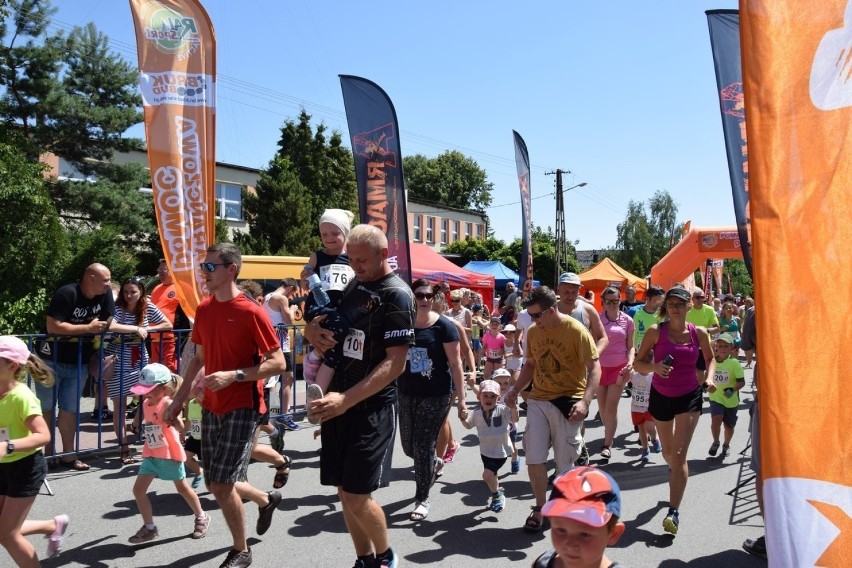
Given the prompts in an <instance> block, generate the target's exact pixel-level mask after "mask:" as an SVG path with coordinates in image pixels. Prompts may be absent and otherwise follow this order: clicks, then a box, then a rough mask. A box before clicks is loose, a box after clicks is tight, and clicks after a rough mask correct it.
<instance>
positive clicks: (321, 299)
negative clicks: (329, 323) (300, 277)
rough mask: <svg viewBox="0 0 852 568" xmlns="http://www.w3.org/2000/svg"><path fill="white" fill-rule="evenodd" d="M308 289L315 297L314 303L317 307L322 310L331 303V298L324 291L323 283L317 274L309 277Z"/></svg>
mask: <svg viewBox="0 0 852 568" xmlns="http://www.w3.org/2000/svg"><path fill="white" fill-rule="evenodd" d="M308 288H310V290H311V294H313V296H314V302H316V304H317V307H320V308H322V307H323V306H327V305H328V304H329V303H331V298H329V297H328V294H327V293H326V291H325V290H323V289H322V282H321V281H320V279H319V276H317V275H316V274H311V275H310V276H308Z"/></svg>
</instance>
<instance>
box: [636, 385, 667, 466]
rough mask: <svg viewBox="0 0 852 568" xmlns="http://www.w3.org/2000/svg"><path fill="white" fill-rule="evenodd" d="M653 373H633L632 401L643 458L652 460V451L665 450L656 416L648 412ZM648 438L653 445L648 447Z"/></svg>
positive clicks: (643, 459) (646, 460)
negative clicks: (655, 419)
mask: <svg viewBox="0 0 852 568" xmlns="http://www.w3.org/2000/svg"><path fill="white" fill-rule="evenodd" d="M652 379H653V375H641V374H639V373H636V372H634V373H633V374H632V375H631V379H630V380H631V382H632V383H633V392H632V396H631V398H632V400H631V402H630V417H631V418H632V419H633V425H634V426H636V428H638V429H639V443H640V444H641V445H642V455H641V458H640V459H641V460H642V461H643V462H648V461H651V452H654V453H655V454H658V453H660V452H662V451H663V446H662V444H660V440H659V438H657V427H656V426H654V417H653V416H651V413H650V412H648V402H649V401H650V399H651V380H652ZM648 440H650V441H651V447H650V449H649V448H648Z"/></svg>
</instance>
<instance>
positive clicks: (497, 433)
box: [462, 380, 518, 513]
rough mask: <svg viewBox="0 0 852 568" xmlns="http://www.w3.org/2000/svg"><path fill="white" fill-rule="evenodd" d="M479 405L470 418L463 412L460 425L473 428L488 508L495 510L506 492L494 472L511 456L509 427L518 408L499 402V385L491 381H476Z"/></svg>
mask: <svg viewBox="0 0 852 568" xmlns="http://www.w3.org/2000/svg"><path fill="white" fill-rule="evenodd" d="M479 404H480V407H479V408H477V409H476V410H474V411H473V416H472V417H470V418H468V413H467V412H465V413H464V418H463V419H462V424H463V425H464V427H465V428H467V429H468V430H470V429H471V428H474V427H475V428H476V433H477V436H478V437H479V453H480V454H481V457H482V465H483V471H482V480H483V481H484V482H485V484H486V485H487V486H488V490H489V491H490V492H491V503H490V505H489V509H491V510H492V511H494V512H495V513H499V512H500V511H502V510H503V508H504V507H505V506H506V495H505V491H504V489H503V488H502V487H500V484H499V481H498V479H497V473H498V472H499V471H500V468H501V467H503V465H504V464H505V463H506V460H507V459H508V458H509V456H510V455H512V444H511V442H510V441H509V428H510V426H511V424H512V423H513V422H517V421H518V408H517V406H514V407H512V408H509V407H508V406H506V405H505V404H504V403H502V402H500V385H499V384H498V383H497V382H496V381H492V380H485V381H482V382H481V383H480V384H479Z"/></svg>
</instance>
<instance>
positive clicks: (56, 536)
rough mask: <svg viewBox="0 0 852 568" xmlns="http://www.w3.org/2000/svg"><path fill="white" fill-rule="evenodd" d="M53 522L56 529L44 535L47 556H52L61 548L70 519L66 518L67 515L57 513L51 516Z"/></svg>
mask: <svg viewBox="0 0 852 568" xmlns="http://www.w3.org/2000/svg"><path fill="white" fill-rule="evenodd" d="M53 522H55V523H56V529H55V530H54V531H53V533H51V534H49V535H47V536H46V537H45V538H47V557H48V558H53V557H54V556H56V555H57V554H59V551H60V550H62V541H64V540H65V532H66V531H67V530H68V525H69V523H70V522H71V521H70V519H68V515H58V516H56V517H53Z"/></svg>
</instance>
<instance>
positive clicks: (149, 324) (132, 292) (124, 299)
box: [107, 276, 172, 465]
mask: <svg viewBox="0 0 852 568" xmlns="http://www.w3.org/2000/svg"><path fill="white" fill-rule="evenodd" d="M109 329H110V331H112V332H116V333H118V334H119V335H118V337H115V338H113V340H112V341H111V342H110V344H109V347H108V348H107V351H108V352H109V353H110V354H111V355H112V356H113V360H112V362H111V363H110V364H111V365H112V367H113V369H114V373H113V376H112V379H110V380H109V381H108V382H107V393H108V394H109V396H110V398H112V410H113V413H112V427H113V429H114V430H115V435H116V437H118V439H119V440H120V441H121V463H122V464H123V465H129V464H132V463H133V458H132V457H131V454H130V448H129V447H128V446H127V437H126V436H125V437H124V438H122V434H123V433H124V432H126V425H125V424H122V423H120V422H119V421H123V420H124V419H125V405H126V403H127V397H128V396H129V395H130V389H131V388H132V387H133V386H134V385H135V384H136V383H138V382H139V373H140V372H141V371H142V367H144V366H145V365H147V364H148V358H149V357H148V352H147V350H146V349H145V339H146V338H147V337H148V334H149V333H150V332H157V331H170V330H171V329H172V324H171V322H170V321H169V320H168V318H167V317H166V316H165V315H163V312H161V311H160V308H158V307H157V306H156V304H154V302H152V301H150V300H149V299H148V296H146V294H145V283H144V282H143V281H142V279H141V278H139V277H138V276H135V277H133V278H128V279H127V280H125V281H124V282H123V283H122V284H121V290H119V293H118V299H117V300H116V301H115V318H114V319H113V323H112V325H111V326H110V328H109ZM154 339H155V340H159V337H158V336H155V337H154ZM119 426H121V427H119Z"/></svg>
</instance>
